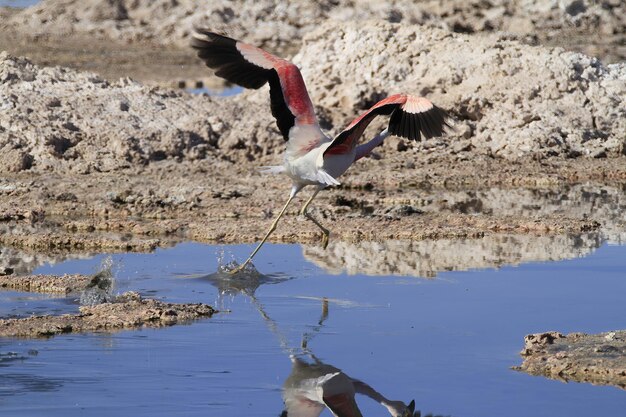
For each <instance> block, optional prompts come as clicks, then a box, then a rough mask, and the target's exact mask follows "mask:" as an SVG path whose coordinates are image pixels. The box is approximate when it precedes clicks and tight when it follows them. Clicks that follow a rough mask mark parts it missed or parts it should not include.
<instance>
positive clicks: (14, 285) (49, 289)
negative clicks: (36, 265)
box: [0, 274, 92, 294]
mask: <svg viewBox="0 0 626 417" xmlns="http://www.w3.org/2000/svg"><path fill="white" fill-rule="evenodd" d="M91 280H92V277H90V276H87V275H80V274H72V275H69V274H65V275H62V276H51V275H24V276H4V277H3V276H0V288H3V289H11V290H15V291H24V292H39V293H47V294H71V293H78V292H80V291H82V290H84V289H85V287H86V286H87V284H89V282H90V281H91Z"/></svg>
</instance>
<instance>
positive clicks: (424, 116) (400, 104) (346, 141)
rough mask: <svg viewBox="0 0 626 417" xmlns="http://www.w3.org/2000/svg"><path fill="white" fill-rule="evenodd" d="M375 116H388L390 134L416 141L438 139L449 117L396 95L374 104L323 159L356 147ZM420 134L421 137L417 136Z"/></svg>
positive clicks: (418, 99) (417, 100) (421, 101)
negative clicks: (423, 138) (422, 137)
mask: <svg viewBox="0 0 626 417" xmlns="http://www.w3.org/2000/svg"><path fill="white" fill-rule="evenodd" d="M378 115H390V116H391V117H390V118H389V126H388V128H387V129H388V130H389V133H391V134H392V135H396V136H400V137H403V138H407V139H409V140H415V141H419V140H421V135H424V137H426V138H432V137H434V136H440V135H441V134H442V133H443V132H444V128H445V127H449V125H448V123H447V121H446V119H447V117H448V115H447V114H446V112H445V111H444V110H442V109H440V108H439V107H437V106H435V105H434V104H433V103H432V102H431V101H430V100H428V99H426V98H424V97H416V96H410V95H407V94H396V95H393V96H389V97H387V98H385V99H383V100H381V101H379V102H378V103H376V104H374V105H373V106H372V107H370V109H369V110H368V111H366V112H365V113H363V114H362V115H360V116H359V117H357V118H356V119H354V120H353V121H352V123H350V124H349V125H348V127H346V128H345V129H344V130H343V131H342V132H341V133H339V134H338V135H337V136H336V137H335V138H334V139H333V141H332V143H331V144H330V146H329V147H328V148H327V149H326V151H325V152H324V155H333V154H345V153H348V152H350V151H351V150H352V149H354V147H355V146H356V144H357V142H358V140H359V138H360V137H361V135H363V132H364V131H365V128H367V126H368V125H369V124H370V123H371V122H372V120H374V118H376V116H378ZM420 132H421V134H420Z"/></svg>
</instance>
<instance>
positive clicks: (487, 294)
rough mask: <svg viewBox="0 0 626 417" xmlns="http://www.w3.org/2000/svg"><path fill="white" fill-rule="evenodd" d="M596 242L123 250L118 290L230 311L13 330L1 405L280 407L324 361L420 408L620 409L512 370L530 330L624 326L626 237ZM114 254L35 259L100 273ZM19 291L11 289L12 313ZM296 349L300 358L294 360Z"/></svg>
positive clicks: (29, 411) (5, 302) (3, 347)
mask: <svg viewBox="0 0 626 417" xmlns="http://www.w3.org/2000/svg"><path fill="white" fill-rule="evenodd" d="M223 249H224V251H225V255H223V257H225V258H226V260H228V258H229V256H231V255H232V256H235V257H236V258H238V259H242V258H244V257H245V255H246V254H247V253H248V251H249V250H250V249H251V246H249V245H237V246H227V247H223ZM304 252H306V250H304ZM588 252H590V253H589V254H588V255H587V256H585V257H580V258H575V259H571V260H563V261H558V262H530V263H523V264H522V265H520V266H516V267H510V266H502V267H501V268H500V269H483V270H480V269H479V270H470V271H465V272H439V273H438V274H436V278H435V279H424V278H417V277H407V276H392V275H380V276H368V275H363V274H359V273H354V274H353V275H346V274H344V273H338V270H339V269H341V267H340V266H339V265H334V266H332V268H329V266H328V263H329V262H330V260H326V261H325V263H319V262H318V263H317V264H313V263H310V262H309V261H308V260H307V259H306V258H305V257H304V256H303V249H302V248H301V247H299V246H297V245H268V246H267V247H266V248H264V249H263V251H262V252H261V253H260V254H259V258H258V260H257V268H258V269H259V270H260V271H262V272H263V273H264V274H266V275H253V276H249V277H247V278H246V279H239V280H238V281H236V282H234V283H233V282H231V281H229V280H228V279H225V278H224V277H223V276H220V275H215V274H213V272H214V271H216V270H217V267H218V258H220V257H221V256H222V255H220V254H219V248H218V247H215V246H208V245H200V244H191V243H186V244H180V245H178V246H176V247H174V248H170V249H160V250H157V251H156V252H155V253H153V254H123V255H119V254H118V255H113V260H114V262H115V263H116V265H118V267H119V272H118V274H117V275H118V279H117V282H116V285H117V291H119V292H122V291H127V290H130V289H132V290H138V291H140V292H142V293H144V294H146V295H151V296H154V297H159V298H163V299H166V300H168V301H175V302H190V301H202V302H207V303H212V304H215V305H216V306H217V307H218V308H221V309H223V310H230V312H229V313H223V314H219V315H217V316H214V317H213V318H212V319H208V320H204V321H199V322H196V323H194V324H191V325H187V326H175V327H171V328H166V329H159V330H143V331H126V332H120V333H114V334H95V335H93V334H87V335H71V336H61V337H55V338H52V339H49V340H2V341H0V414H1V415H11V416H73V415H77V416H78V415H89V416H110V415H135V416H160V415H164V416H165V415H168V416H170V415H174V414H176V415H185V416H212V415H221V416H250V415H255V416H276V415H279V414H280V412H281V411H282V409H283V400H282V395H283V390H282V389H283V385H284V384H285V382H286V381H288V384H287V385H288V386H291V387H293V384H294V381H295V382H296V383H297V381H298V380H299V378H301V376H302V375H303V374H306V372H312V371H311V370H312V369H313V368H315V367H314V366H312V364H316V365H317V368H315V369H319V368H324V369H327V368H328V367H329V366H332V367H335V368H338V369H341V370H342V371H343V373H344V374H345V375H347V376H349V377H351V378H356V379H359V380H361V381H363V382H364V383H366V384H368V385H369V386H370V387H372V388H373V389H374V390H376V391H377V392H379V393H380V394H382V395H384V396H385V397H387V398H388V399H390V400H402V401H404V402H409V401H410V400H411V399H415V400H416V404H417V406H416V408H417V409H419V410H421V411H422V413H423V414H425V413H429V412H430V413H435V414H441V415H456V416H462V415H465V416H482V415H484V416H487V415H507V416H526V415H528V414H529V410H532V414H533V415H538V416H554V415H570V416H589V415H605V416H617V415H621V413H622V412H623V406H624V404H625V401H626V396H625V395H626V394H625V393H624V392H623V391H621V390H619V389H617V388H612V387H598V386H592V385H588V384H577V383H569V384H564V383H562V382H557V381H552V380H547V379H544V378H541V377H531V376H528V375H525V374H522V373H518V372H515V371H512V370H510V369H509V367H510V366H512V365H516V364H519V362H520V358H519V356H518V352H519V350H520V349H521V348H522V345H523V336H524V335H525V334H527V333H532V332H538V331H544V330H559V331H561V332H571V331H584V332H600V331H607V330H612V329H619V328H624V324H625V322H624V317H625V316H626V314H625V313H626V310H625V307H624V302H623V295H624V294H626V272H624V271H626V246H608V245H600V247H599V248H597V249H595V250H594V249H592V250H590V251H588ZM406 256H410V254H406ZM104 257H105V255H99V256H95V257H93V258H91V259H79V260H68V261H66V262H62V263H59V264H56V265H52V266H47V265H45V266H41V267H39V268H37V269H36V270H35V271H34V272H36V273H64V272H71V273H89V272H93V270H94V268H96V267H97V266H98V265H100V264H101V262H102V260H103V259H104ZM329 259H333V258H332V257H331V258H329ZM318 265H325V266H324V268H327V269H328V270H330V271H331V272H332V274H331V273H329V272H326V269H323V268H322V267H321V266H318ZM387 269H388V268H387ZM387 269H385V268H381V270H387ZM353 272H354V271H353ZM430 275H433V274H430ZM18 295H19V294H16V293H7V292H2V293H0V297H1V298H0V310H1V311H2V312H3V314H5V313H6V312H7V307H15V305H16V303H17V298H16V297H18ZM28 296H31V295H28ZM18 298H19V297H18ZM324 299H326V300H327V301H326V302H324V301H323V300H324ZM20 302H21V303H23V304H22V307H21V310H19V311H17V312H16V313H15V314H25V313H27V312H28V311H29V310H32V311H37V312H43V310H46V309H50V311H51V312H57V311H58V310H59V309H60V308H63V309H65V310H72V309H75V308H77V305H76V304H73V303H72V302H71V301H60V300H58V299H56V301H55V299H51V298H46V297H38V296H35V297H32V298H31V299H28V300H20ZM60 306H63V307H60ZM9 310H10V308H9ZM9 314H10V313H9ZM303 345H306V348H305V349H303V347H302V346H303ZM290 354H292V355H296V356H294V360H295V358H296V357H297V358H299V359H301V360H302V361H304V362H296V363H295V365H293V366H292V362H291V360H290V357H289V355H290ZM316 361H318V362H316ZM303 369H304V371H303ZM328 369H334V368H328ZM305 371H306V372H305ZM287 392H290V391H287ZM357 400H358V404H359V407H360V409H361V411H362V412H363V415H366V416H367V415H386V411H385V409H384V408H382V407H381V406H380V405H379V404H377V403H376V402H375V401H372V400H371V399H368V398H366V397H357ZM325 413H326V414H325V415H330V414H329V413H328V411H325Z"/></svg>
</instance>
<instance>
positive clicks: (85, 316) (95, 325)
mask: <svg viewBox="0 0 626 417" xmlns="http://www.w3.org/2000/svg"><path fill="white" fill-rule="evenodd" d="M215 312H216V310H214V309H213V308H212V307H211V306H209V305H207V304H173V303H165V302H162V301H158V300H153V299H145V298H142V297H141V296H140V295H139V294H137V293H135V292H127V293H124V294H122V295H120V296H118V297H116V299H115V301H114V302H111V303H103V304H98V305H95V306H81V307H80V313H79V314H64V315H61V316H33V317H28V318H24V319H5V320H0V337H50V336H54V335H58V334H64V333H79V332H102V331H107V332H110V331H115V330H122V329H132V328H141V327H163V326H172V325H174V324H184V323H189V322H190V321H192V320H197V319H201V318H206V317H211V316H212V315H213V314H214V313H215Z"/></svg>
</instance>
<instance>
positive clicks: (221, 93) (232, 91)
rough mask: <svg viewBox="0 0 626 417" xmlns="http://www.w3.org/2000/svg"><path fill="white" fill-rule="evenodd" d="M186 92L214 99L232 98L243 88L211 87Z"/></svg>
mask: <svg viewBox="0 0 626 417" xmlns="http://www.w3.org/2000/svg"><path fill="white" fill-rule="evenodd" d="M185 91H187V92H188V93H191V94H206V95H209V96H212V97H231V96H235V95H237V94H239V93H241V92H242V91H243V87H239V86H237V85H235V86H231V87H224V88H219V89H216V88H209V87H200V88H186V89H185Z"/></svg>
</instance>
